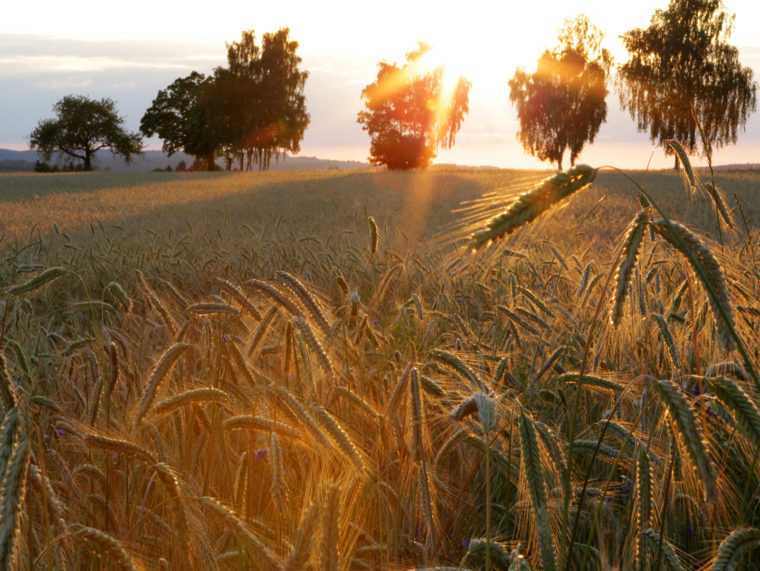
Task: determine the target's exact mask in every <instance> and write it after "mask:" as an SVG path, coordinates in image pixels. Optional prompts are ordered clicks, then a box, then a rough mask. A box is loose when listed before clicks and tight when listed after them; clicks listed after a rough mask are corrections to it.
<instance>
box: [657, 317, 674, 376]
mask: <svg viewBox="0 0 760 571" xmlns="http://www.w3.org/2000/svg"><path fill="white" fill-rule="evenodd" d="M652 317H653V318H654V320H655V322H657V326H658V327H659V328H660V335H662V340H663V341H664V342H665V346H666V347H667V348H668V354H669V355H670V363H671V365H672V366H673V370H674V371H675V370H678V369H679V368H680V365H679V362H680V360H679V358H678V349H677V348H676V344H675V341H674V340H673V335H672V334H671V333H670V328H669V327H668V323H667V321H665V318H664V317H663V316H662V315H661V314H659V313H655V314H653V315H652Z"/></svg>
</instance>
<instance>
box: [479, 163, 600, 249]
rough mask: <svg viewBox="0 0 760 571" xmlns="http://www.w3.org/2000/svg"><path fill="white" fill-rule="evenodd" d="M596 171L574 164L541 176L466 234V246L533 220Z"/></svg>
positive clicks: (493, 238) (588, 180)
mask: <svg viewBox="0 0 760 571" xmlns="http://www.w3.org/2000/svg"><path fill="white" fill-rule="evenodd" d="M596 173H597V170H596V169H593V168H591V167H590V166H587V165H577V166H576V167H574V168H572V169H569V170H567V171H565V172H563V173H559V174H556V175H554V176H553V177H551V178H548V179H546V180H544V181H543V182H541V183H539V184H538V185H537V186H536V187H535V188H534V189H532V190H529V191H528V192H525V193H523V194H521V195H520V196H519V197H517V199H516V200H515V201H514V202H513V203H512V204H511V205H510V206H509V207H508V208H507V210H506V211H505V212H503V213H502V214H500V215H499V216H497V217H495V218H494V219H492V220H491V221H490V222H488V224H487V225H486V228H484V229H483V230H479V231H477V232H475V233H474V234H473V235H472V237H471V238H470V242H469V244H468V248H469V249H471V250H480V249H481V248H483V247H484V246H487V245H488V244H490V243H491V242H494V241H496V240H498V239H500V238H504V237H505V236H507V235H508V234H510V233H511V232H513V231H514V230H516V229H517V228H519V227H520V226H522V225H524V224H527V223H529V222H531V221H533V220H535V219H536V218H538V217H539V216H540V215H541V214H543V213H544V212H546V211H547V210H549V209H550V208H551V207H552V206H554V205H556V204H558V203H559V202H561V201H562V200H563V199H565V198H567V197H569V196H570V195H571V194H573V193H574V192H577V191H579V190H581V189H582V188H584V187H586V186H588V185H589V184H591V182H593V180H594V178H595V177H596Z"/></svg>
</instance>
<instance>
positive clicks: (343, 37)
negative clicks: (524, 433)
mask: <svg viewBox="0 0 760 571" xmlns="http://www.w3.org/2000/svg"><path fill="white" fill-rule="evenodd" d="M724 4H725V6H726V8H727V10H728V12H729V13H733V14H736V22H735V29H734V33H733V35H732V37H731V43H733V44H734V45H736V46H738V47H739V49H740V54H741V55H740V57H741V61H742V64H743V65H745V66H750V67H752V68H753V69H754V71H755V78H756V80H757V79H758V78H760V26H759V25H758V22H760V2H758V1H757V0H724ZM78 6H79V7H80V8H79V9H72V6H70V5H66V4H61V3H60V2H50V1H48V0H44V1H41V2H40V1H37V2H11V3H9V5H6V6H4V7H3V18H2V19H1V20H0V147H6V148H16V149H23V148H28V146H27V145H28V136H29V133H30V132H31V130H32V129H33V128H34V126H35V125H36V123H37V121H38V120H39V119H41V118H46V117H50V116H52V111H51V107H52V105H53V104H54V103H55V102H56V101H57V100H58V99H60V98H61V97H62V96H63V95H67V94H86V95H89V96H91V97H97V98H100V97H110V98H112V99H114V100H115V101H116V102H117V107H118V109H119V112H120V113H121V114H122V115H124V116H125V117H126V122H127V126H128V127H129V128H130V129H132V130H137V128H138V126H139V122H140V118H141V117H142V114H143V113H144V112H145V109H147V108H148V107H149V106H150V104H151V101H152V100H153V98H154V97H155V96H156V93H157V91H158V90H159V89H162V88H165V87H166V86H167V85H168V84H169V83H171V82H172V81H173V80H174V79H176V78H177V77H181V76H185V75H187V74H188V73H190V71H193V70H196V71H200V72H203V73H210V72H211V71H212V70H213V68H214V67H216V66H218V65H223V64H224V63H225V46H224V44H225V42H232V41H236V40H238V39H240V32H241V31H242V30H244V29H254V30H255V31H256V34H257V37H259V38H260V37H261V36H262V35H263V34H264V33H265V32H274V31H276V30H277V29H278V28H280V27H283V26H287V27H289V28H290V30H291V38H292V39H295V40H297V41H298V42H299V44H300V47H299V52H298V53H299V55H300V56H301V57H302V58H303V67H304V68H305V69H308V70H309V72H310V76H309V80H308V82H307V86H306V95H307V106H308V110H309V112H310V114H311V125H310V126H309V128H308V130H307V132H306V136H305V138H304V140H303V142H302V145H301V148H302V152H301V154H303V155H312V156H319V157H323V158H346V159H359V160H363V159H365V158H366V157H367V155H368V149H369V137H368V135H367V134H366V132H364V131H362V130H361V127H360V126H359V125H358V124H357V123H356V114H357V112H358V111H359V110H361V108H362V104H361V100H360V94H361V90H362V88H363V87H364V86H365V85H366V84H367V83H369V82H371V81H373V80H374V78H375V77H376V71H377V63H378V62H379V61H381V60H383V59H384V60H387V61H399V62H401V61H402V60H403V57H404V53H405V52H407V51H409V50H410V49H412V48H413V47H414V46H415V45H416V42H417V41H418V40H422V41H425V42H426V43H430V44H433V45H435V46H436V47H437V48H439V49H440V51H441V53H442V54H443V55H442V57H444V58H445V59H447V60H448V61H449V63H450V67H451V68H453V69H455V70H456V71H457V72H458V73H461V74H463V75H465V76H466V77H468V79H470V80H472V82H473V88H472V91H471V94H470V113H469V115H468V116H467V118H466V120H465V122H464V125H463V127H462V130H461V131H460V132H459V134H458V135H457V143H456V145H455V147H454V149H453V150H451V151H446V152H441V153H440V154H439V158H438V162H457V163H460V164H490V165H496V166H505V167H520V168H524V167H536V166H547V165H546V164H545V163H544V164H542V163H539V162H538V161H536V160H535V159H533V158H532V157H530V156H529V155H526V154H525V153H524V152H523V150H522V148H521V146H520V145H519V143H518V142H517V141H516V139H515V132H516V129H517V124H516V116H515V113H514V110H513V109H512V107H511V105H510V103H509V92H508V87H507V80H508V79H509V78H510V77H511V76H512V75H513V73H514V70H515V67H516V66H523V67H525V68H526V69H529V70H533V69H535V62H536V59H538V57H539V56H540V55H541V52H542V51H543V49H545V48H547V47H552V46H554V45H555V44H556V34H557V30H558V28H560V27H561V26H562V23H563V21H564V19H565V18H566V17H568V16H575V15H577V14H579V13H585V14H587V15H588V16H589V17H590V19H591V21H592V23H594V24H595V25H596V26H598V27H599V28H601V29H602V30H603V31H604V32H605V34H606V46H607V48H608V49H610V51H611V52H612V53H613V55H614V56H615V59H616V62H621V61H623V60H624V59H625V51H624V50H623V47H622V43H621V41H620V39H619V36H620V35H621V34H622V33H623V32H625V31H627V30H629V29H631V28H634V27H645V26H647V25H648V23H649V20H650V18H651V15H652V13H653V12H654V10H655V9H656V8H665V7H666V6H667V0H638V1H637V2H619V1H615V0H577V1H576V2H573V3H572V9H571V8H570V7H569V5H568V3H567V2H564V1H555V0H552V1H542V0H534V1H532V2H531V1H520V2H516V1H514V0H509V1H508V0H503V1H481V0H468V1H462V0H458V1H457V2H449V1H440V0H439V1H434V2H432V1H424V2H419V1H416V0H387V1H385V2H382V3H378V2H371V3H370V2H364V1H361V0H350V1H349V0H340V1H336V0H323V1H322V2H316V1H314V0H309V1H304V0H297V1H292V2H269V3H264V2H253V1H251V0H247V1H245V2H239V1H237V0H233V1H225V2H222V3H220V4H219V5H212V9H209V8H208V6H204V7H203V8H202V9H198V8H196V7H193V6H192V5H190V4H187V3H186V2H183V3H178V2H161V1H152V2H146V1H143V0H134V1H132V2H129V3H119V4H118V5H117V4H110V5H109V4H100V5H88V6H87V7H85V6H84V5H82V4H80V5H78ZM94 6H100V8H95V7H94ZM112 6H118V7H113V8H112ZM608 109H609V111H608V116H607V123H606V124H605V125H604V126H603V127H602V129H601V131H600V133H599V135H598V137H597V140H596V143H595V144H594V145H591V146H587V147H586V150H584V152H583V154H582V155H581V157H580V161H583V162H588V163H590V164H593V165H601V164H614V165H617V166H623V167H629V168H630V167H638V168H643V167H644V166H645V165H646V162H647V161H648V160H649V158H650V155H651V154H652V151H653V150H654V149H653V147H652V145H651V143H650V142H649V139H648V136H647V135H646V134H642V133H637V132H636V129H635V125H634V123H633V122H632V120H631V119H630V117H629V116H628V115H627V113H623V112H622V111H620V108H619V103H618V98H617V95H616V94H611V96H610V98H609V99H608ZM148 143H149V144H150V145H151V146H152V147H158V146H160V141H158V140H151V141H148ZM654 157H655V160H654V161H653V165H655V166H668V165H670V164H671V160H670V159H665V157H664V155H663V153H662V151H661V150H656V152H655V155H654ZM715 158H716V162H718V163H743V162H760V114H759V113H756V114H755V115H753V116H752V118H751V119H750V121H749V122H748V124H747V131H746V132H745V133H743V134H740V137H739V143H738V145H736V146H733V147H727V148H724V149H721V150H719V151H717V152H716V157H715Z"/></svg>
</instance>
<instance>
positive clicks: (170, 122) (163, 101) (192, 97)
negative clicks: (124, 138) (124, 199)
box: [140, 71, 219, 170]
mask: <svg viewBox="0 0 760 571" xmlns="http://www.w3.org/2000/svg"><path fill="white" fill-rule="evenodd" d="M211 83H212V79H211V78H209V77H207V76H205V75H203V74H202V73H198V72H196V71H194V72H192V73H191V74H190V75H188V76H187V77H180V78H177V79H175V80H174V81H173V82H172V84H171V85H169V87H167V88H166V89H162V90H160V91H159V92H158V95H157V96H156V98H155V99H154V100H153V103H152V104H151V106H150V107H149V108H148V109H147V111H146V112H145V114H144V115H143V117H142V119H141V121H140V131H142V133H143V134H144V135H145V136H146V137H152V136H153V135H154V134H155V135H158V136H159V137H160V138H161V139H162V140H163V146H162V148H163V150H164V151H166V152H167V153H168V154H169V156H171V155H172V154H174V153H176V152H178V151H184V152H186V153H188V154H190V155H193V156H194V157H195V158H196V160H197V161H200V162H201V163H203V165H204V166H205V169H204V170H213V167H214V155H215V153H216V150H217V148H218V146H219V142H218V137H217V136H216V133H215V132H214V131H213V129H211V128H210V126H209V120H208V110H207V109H206V108H205V107H204V105H203V101H204V93H205V91H206V90H208V89H209V86H210V85H211Z"/></svg>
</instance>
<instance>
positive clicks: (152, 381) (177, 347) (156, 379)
mask: <svg viewBox="0 0 760 571" xmlns="http://www.w3.org/2000/svg"><path fill="white" fill-rule="evenodd" d="M189 347H190V345H188V344H186V343H175V344H174V345H172V346H171V347H169V348H168V349H167V350H166V351H164V352H163V353H162V354H161V356H160V357H159V358H158V361H157V362H156V365H155V367H153V371H152V372H151V374H150V376H149V377H148V380H147V382H146V383H145V389H144V390H143V394H142V398H141V399H140V404H139V405H138V407H137V414H136V415H135V426H137V425H139V424H140V421H141V420H142V417H143V416H145V413H146V412H148V408H149V407H150V405H151V404H152V403H153V399H154V397H155V396H156V389H157V388H158V385H160V384H161V382H162V381H163V380H164V378H166V376H167V375H169V372H170V371H171V369H172V367H174V364H175V363H176V362H177V359H179V357H180V356H181V355H182V353H184V352H185V351H186V350H187V349H188V348H189Z"/></svg>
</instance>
